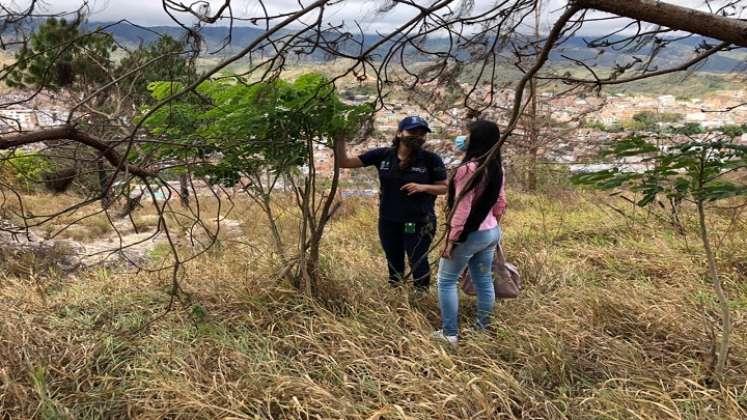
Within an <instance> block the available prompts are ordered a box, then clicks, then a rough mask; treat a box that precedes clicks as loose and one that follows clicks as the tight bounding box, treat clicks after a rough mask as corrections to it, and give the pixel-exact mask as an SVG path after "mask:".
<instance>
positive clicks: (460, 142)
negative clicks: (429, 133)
mask: <svg viewBox="0 0 747 420" xmlns="http://www.w3.org/2000/svg"><path fill="white" fill-rule="evenodd" d="M454 146H456V148H457V150H459V151H460V152H466V151H467V147H468V146H469V143H468V142H467V136H456V138H454Z"/></svg>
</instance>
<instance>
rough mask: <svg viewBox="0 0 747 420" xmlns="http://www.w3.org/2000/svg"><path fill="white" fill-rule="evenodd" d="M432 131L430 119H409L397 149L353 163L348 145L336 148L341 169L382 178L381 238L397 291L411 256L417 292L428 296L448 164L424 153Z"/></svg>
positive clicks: (395, 145) (376, 151)
mask: <svg viewBox="0 0 747 420" xmlns="http://www.w3.org/2000/svg"><path fill="white" fill-rule="evenodd" d="M430 131H431V130H430V128H428V123H427V122H426V121H425V120H424V119H422V118H420V117H407V118H405V119H403V120H402V121H400V123H399V126H398V130H397V134H396V136H395V138H394V141H393V142H392V146H391V147H382V148H379V149H373V150H369V151H368V152H366V153H363V154H362V155H360V156H357V157H351V156H348V155H347V152H346V150H345V142H344V141H338V142H337V144H336V147H337V156H338V159H339V164H340V167H341V168H360V167H363V166H376V168H377V170H378V172H379V183H380V184H381V194H380V200H379V238H380V239H381V246H382V247H383V248H384V254H386V259H387V262H388V265H389V284H390V285H392V286H395V285H398V284H400V282H401V281H402V277H403V275H404V272H405V254H406V255H407V257H408V260H409V262H410V267H411V269H412V273H413V277H414V283H415V287H417V288H418V289H421V290H425V289H428V286H429V285H430V280H431V279H430V264H429V263H428V250H429V249H430V246H431V242H432V241H433V235H434V234H435V230H436V213H435V211H434V207H435V202H436V196H437V195H441V194H446V191H447V182H446V167H445V166H444V163H443V161H442V160H441V158H440V157H439V156H438V155H437V154H435V153H433V152H429V151H427V150H424V149H423V148H422V146H423V144H424V143H425V137H426V135H427V133H430Z"/></svg>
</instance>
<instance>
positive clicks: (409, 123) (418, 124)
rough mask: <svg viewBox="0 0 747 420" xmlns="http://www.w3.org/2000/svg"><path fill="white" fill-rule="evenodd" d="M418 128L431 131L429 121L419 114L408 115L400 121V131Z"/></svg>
mask: <svg viewBox="0 0 747 420" xmlns="http://www.w3.org/2000/svg"><path fill="white" fill-rule="evenodd" d="M416 128H424V129H425V131H427V132H429V133H430V132H431V129H430V128H429V127H428V122H427V121H426V120H424V119H422V118H420V117H418V116H412V117H406V118H404V119H402V121H400V122H399V131H404V130H414V129H416Z"/></svg>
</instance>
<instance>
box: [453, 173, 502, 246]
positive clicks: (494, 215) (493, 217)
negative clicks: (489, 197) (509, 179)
mask: <svg viewBox="0 0 747 420" xmlns="http://www.w3.org/2000/svg"><path fill="white" fill-rule="evenodd" d="M476 169H477V162H469V163H467V164H465V165H460V166H459V167H458V168H457V171H456V174H454V181H453V182H454V194H455V195H454V196H455V197H459V194H460V193H461V192H462V190H463V189H464V187H465V186H466V185H467V181H468V180H469V178H470V176H471V175H472V174H473V173H474V172H475V170H476ZM505 185H506V177H505V176H504V177H503V180H502V184H501V192H500V193H499V194H498V200H497V201H496V202H495V205H494V206H493V211H491V212H490V213H488V215H487V216H486V217H485V220H483V221H482V223H481V224H480V228H479V229H478V230H487V229H492V228H494V227H496V226H498V220H497V219H500V218H501V216H503V213H505V212H506V189H505ZM474 198H475V188H473V189H472V190H471V191H470V192H468V193H467V195H466V196H464V198H463V199H462V200H461V201H460V202H459V204H458V205H457V208H456V210H455V211H454V216H453V217H452V218H451V224H450V231H449V239H450V240H452V241H456V240H457V239H459V235H461V234H462V230H463V229H464V224H465V223H466V222H467V217H468V216H469V212H470V210H471V209H472V201H473V200H474Z"/></svg>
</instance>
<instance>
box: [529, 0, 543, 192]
mask: <svg viewBox="0 0 747 420" xmlns="http://www.w3.org/2000/svg"><path fill="white" fill-rule="evenodd" d="M541 7H542V2H538V3H537V5H536V6H535V8H534V37H535V38H534V39H535V41H536V42H537V45H539V42H540V39H541V38H540V21H541V12H540V10H541ZM536 48H537V50H536V51H535V52H536V53H537V54H539V47H536ZM528 134H529V148H528V149H529V150H528V151H529V156H528V159H527V183H526V187H527V191H536V190H537V153H538V152H539V140H540V139H539V127H538V121H537V78H536V77H532V79H531V80H529V133H528Z"/></svg>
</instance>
